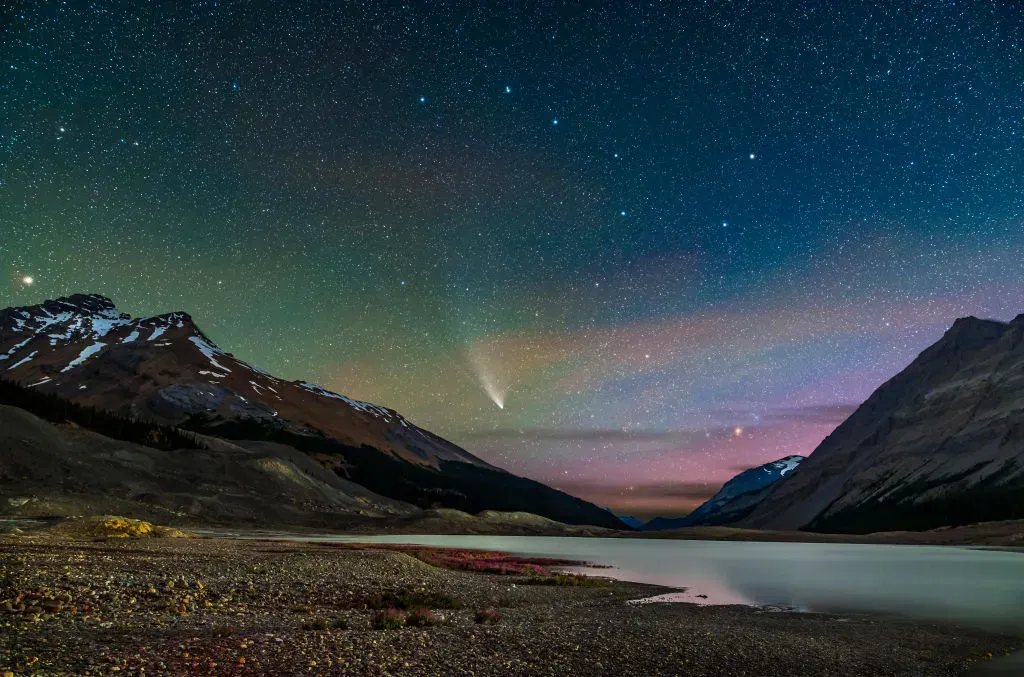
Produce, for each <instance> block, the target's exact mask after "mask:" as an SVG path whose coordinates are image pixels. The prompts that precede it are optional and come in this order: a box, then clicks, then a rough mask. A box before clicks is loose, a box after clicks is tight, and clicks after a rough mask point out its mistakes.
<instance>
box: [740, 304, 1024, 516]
mask: <svg viewBox="0 0 1024 677" xmlns="http://www.w3.org/2000/svg"><path fill="white" fill-rule="evenodd" d="M1021 518H1024V315H1019V316H1018V317H1017V318H1015V319H1014V320H1013V321H1011V322H1008V323H1006V322H997V321H993V320H981V319H977V318H974V317H968V318H962V319H959V320H957V321H956V322H955V323H954V324H953V326H952V327H951V328H950V329H949V330H948V331H947V332H946V333H945V335H943V337H942V338H941V339H940V340H939V341H937V342H936V343H935V344H933V345H932V346H931V347H929V348H927V349H926V350H924V351H923V352H922V353H921V354H920V355H919V356H918V357H917V359H915V360H914V361H913V362H912V363H911V364H910V365H909V366H908V367H907V368H906V369H904V370H903V371H902V372H900V373H899V374H897V375H896V376H894V377H893V378H892V379H890V380H889V381H888V382H886V383H885V384H883V385H882V386H881V387H879V388H878V389H877V390H876V391H875V392H874V393H873V394H872V395H871V396H870V397H869V398H868V399H867V400H866V401H865V402H864V403H863V404H862V405H861V406H860V407H859V408H858V409H857V410H856V411H855V412H854V413H853V414H852V415H851V416H850V417H849V418H848V419H847V420H846V421H844V422H843V423H842V424H841V425H839V427H837V428H836V429H835V431H834V432H833V433H832V434H831V435H829V436H828V437H827V438H826V439H825V440H824V441H823V442H822V443H821V444H820V445H819V446H818V447H817V448H816V449H815V450H814V452H813V453H812V454H811V455H810V456H809V457H808V458H807V460H806V461H804V462H803V463H801V464H800V466H799V468H797V469H796V470H795V471H793V472H792V473H791V474H790V475H789V476H787V477H786V479H785V480H784V481H781V482H778V483H776V484H775V485H774V486H773V487H772V488H771V490H770V492H769V494H768V495H767V496H766V497H764V499H763V500H761V501H760V502H759V504H758V505H757V507H756V508H755V509H754V510H753V511H752V512H751V513H750V514H749V515H748V516H747V517H745V518H743V519H740V520H738V521H737V522H735V523H734V525H735V526H739V527H746V528H755V529H782V530H786V529H809V530H814V531H823V532H842V533H867V532H871V531H880V530H898V529H907V530H921V529H931V528H936V527H943V526H956V525H962V524H971V523H976V522H986V521H996V520H1011V519H1021Z"/></svg>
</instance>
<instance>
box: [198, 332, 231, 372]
mask: <svg viewBox="0 0 1024 677" xmlns="http://www.w3.org/2000/svg"><path fill="white" fill-rule="evenodd" d="M188 340H189V341H191V342H192V343H194V344H195V345H196V347H197V348H199V352H201V353H202V354H203V355H205V356H206V359H208V360H209V361H210V364H212V365H213V366H214V367H216V368H217V369H220V370H221V371H226V372H228V373H230V372H231V370H230V369H228V368H227V367H225V366H224V365H223V364H221V363H220V362H218V361H217V360H216V359H215V358H214V355H224V354H225V353H224V351H223V350H221V349H220V348H218V347H217V346H215V345H212V344H210V343H207V342H206V341H204V340H203V339H202V338H200V337H199V336H189V337H188Z"/></svg>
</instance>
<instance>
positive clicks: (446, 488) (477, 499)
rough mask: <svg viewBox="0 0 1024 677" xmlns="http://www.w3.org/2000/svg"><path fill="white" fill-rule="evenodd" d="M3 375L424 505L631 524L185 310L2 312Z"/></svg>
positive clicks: (81, 301) (68, 303) (100, 303)
mask: <svg viewBox="0 0 1024 677" xmlns="http://www.w3.org/2000/svg"><path fill="white" fill-rule="evenodd" d="M0 376H2V377H3V378H6V379H10V380H13V381H15V382H16V383H18V384H20V385H22V386H25V387H29V388H32V389H35V390H38V391H40V392H43V393H49V394H53V395H57V396H59V397H61V398H65V399H67V400H70V401H73V402H76V403H79V404H82V405H85V406H89V407H94V408H97V409H100V410H104V411H108V412H113V413H116V414H118V415H121V416H125V417H129V418H136V419H141V420H145V421H152V422H154V423H158V424H162V425H169V426H176V427H181V428H186V429H188V430H192V431H195V432H198V433H202V434H204V435H207V436H212V437H217V438H221V439H225V440H232V441H245V442H272V443H276V444H283V445H286V446H289V447H292V448H294V449H297V450H299V451H302V452H304V453H305V454H307V455H308V456H310V457H311V458H313V459H314V460H315V461H316V462H317V463H318V464H319V465H320V466H321V467H322V468H324V469H326V470H329V471H330V472H333V473H335V474H337V475H338V476H339V477H341V478H344V479H346V480H349V481H352V482H355V483H357V484H359V485H362V486H363V487H366V488H367V489H369V490H370V491H372V492H375V493H377V494H381V495H383V496H387V497H389V498H391V499H395V500H398V501H403V502H406V503H412V504H414V505H417V506H419V507H422V508H429V507H435V506H437V507H448V508H456V509H459V510H463V511H466V512H471V513H473V512H479V511H481V510H488V509H491V510H501V511H527V512H534V513H537V514H540V515H543V516H545V517H548V518H551V519H555V520H558V521H561V522H567V523H575V524H594V525H598V526H607V527H613V528H614V527H619V526H620V523H619V522H618V520H617V519H615V518H614V516H611V515H609V514H608V513H607V512H606V511H604V510H601V509H600V508H598V507H597V506H594V505H592V504H590V503H587V502H585V501H582V500H580V499H577V498H575V497H572V496H569V495H568V494H565V493H563V492H560V491H557V490H554V489H551V488H550V487H546V486H545V485H543V484H540V483H539V482H534V481H532V480H528V479H526V478H521V477H517V476H515V475H512V474H510V473H507V472H505V471H503V470H501V469H499V468H495V467H494V466H492V465H490V464H488V463H486V462H485V461H483V460H481V459H479V458H477V457H476V456H474V455H472V454H471V453H469V452H468V451H466V450H465V449H462V448H460V447H458V446H457V445H455V444H452V443H451V442H448V441H447V440H444V439H443V438H441V437H439V436H437V435H434V434H433V433H431V432H429V431H426V430H424V429H422V428H419V427H418V426H416V425H414V424H413V423H411V422H410V421H408V420H407V419H405V418H404V417H403V416H401V415H400V414H399V413H397V412H395V411H394V410H392V409H389V408H386V407H381V406H378V405H375V404H371V403H367V402H360V401H358V400H354V399H352V398H348V397H346V396H344V395H341V394H339V393H334V392H331V391H330V390H327V389H325V388H323V387H321V386H318V385H315V384H312V383H308V382H303V381H285V380H283V379H279V378H277V377H275V376H273V375H271V374H269V373H267V372H266V371H264V370H262V369H260V368H258V367H256V366H254V365H251V364H248V363H246V362H244V361H242V360H239V359H237V358H235V357H234V356H233V355H231V354H230V353H228V352H226V351H224V350H222V349H221V348H220V347H218V346H217V345H216V344H215V343H214V342H213V341H211V340H210V339H209V338H208V337H207V336H206V335H205V334H204V333H203V332H202V331H201V330H200V329H199V328H198V327H197V326H196V324H195V322H194V321H193V320H192V318H191V316H189V315H188V314H187V313H184V312H174V313H167V314H163V315H157V316H153V317H144V318H133V317H131V316H130V315H128V314H126V313H122V312H120V311H119V310H117V308H116V307H115V305H114V304H113V302H112V301H110V299H108V298H106V297H103V296H99V295H95V294H84V295H83V294H78V295H73V296H69V297H63V298H59V299H56V300H52V301H46V302H45V303H42V304H39V305H35V306H25V307H18V308H8V309H5V310H0Z"/></svg>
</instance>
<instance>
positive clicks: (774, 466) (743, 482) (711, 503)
mask: <svg viewBox="0 0 1024 677" xmlns="http://www.w3.org/2000/svg"><path fill="white" fill-rule="evenodd" d="M804 460H805V459H804V457H803V456H786V457H785V458H781V459H779V460H778V461H772V462H771V463H765V464H764V465H761V466H758V467H756V468H750V469H749V470H744V471H743V472H741V473H740V474H739V475H736V477H733V478H732V479H731V480H729V481H728V482H726V483H725V484H724V485H722V488H721V489H719V490H718V493H716V494H715V495H714V496H712V497H711V499H709V500H708V501H706V502H704V503H702V504H701V505H700V506H699V507H698V508H697V509H696V510H694V511H693V512H691V513H690V514H689V515H686V516H685V517H677V518H671V517H655V518H654V519H652V520H651V521H650V522H647V523H646V524H644V525H643V527H642V529H643V530H644V531H661V530H663V529H679V528H681V527H711V526H721V525H724V524H732V523H733V522H736V521H737V520H740V519H742V518H744V517H746V516H747V515H749V514H750V512H751V511H752V510H753V509H754V508H755V507H757V505H758V503H760V502H761V501H762V500H763V499H764V497H765V496H767V495H768V490H769V488H770V487H771V486H772V485H774V484H775V483H776V482H778V481H779V480H781V479H782V478H783V477H785V476H786V475H788V474H789V473H790V472H792V471H793V470H795V469H796V468H797V466H799V465H800V463H801V462H803V461H804Z"/></svg>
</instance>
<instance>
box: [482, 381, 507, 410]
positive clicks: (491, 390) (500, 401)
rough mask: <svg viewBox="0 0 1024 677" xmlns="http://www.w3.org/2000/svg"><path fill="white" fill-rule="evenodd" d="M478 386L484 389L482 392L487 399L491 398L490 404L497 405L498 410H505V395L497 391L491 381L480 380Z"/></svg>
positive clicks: (496, 387)
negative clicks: (485, 394)
mask: <svg viewBox="0 0 1024 677" xmlns="http://www.w3.org/2000/svg"><path fill="white" fill-rule="evenodd" d="M480 385H482V386H483V387H484V392H485V393H487V397H489V398H491V402H494V403H495V404H496V405H498V409H504V408H505V393H504V392H502V391H501V390H499V389H498V386H497V385H496V384H495V383H494V382H493V381H491V380H489V379H486V378H481V379H480Z"/></svg>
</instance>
